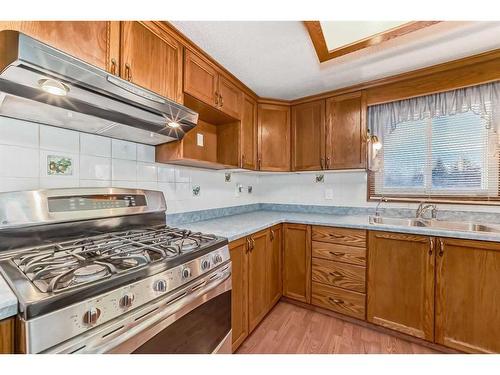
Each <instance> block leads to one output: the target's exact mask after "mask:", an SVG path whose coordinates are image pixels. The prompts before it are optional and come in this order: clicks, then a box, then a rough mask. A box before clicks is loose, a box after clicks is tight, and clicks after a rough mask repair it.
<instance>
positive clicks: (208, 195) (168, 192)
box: [0, 116, 258, 213]
mask: <svg viewBox="0 0 500 375" xmlns="http://www.w3.org/2000/svg"><path fill="white" fill-rule="evenodd" d="M226 179H227V176H226V175H225V172H224V171H211V170H203V169H196V168H188V167H180V166H173V165H167V164H160V163H155V150H154V147H153V146H149V145H143V144H139V143H133V142H128V141H121V140H116V139H111V138H108V137H102V136H97V135H92V134H86V133H81V132H77V131H71V130H66V129H61V128H56V127H52V126H46V125H39V124H36V123H32V122H26V121H20V120H14V119H11V118H7V117H1V116H0V191H15V190H32V189H41V188H59V187H78V186H81V187H94V186H104V187H109V186H112V187H126V188H143V189H152V190H160V191H163V193H164V194H165V197H166V199H167V206H168V209H167V212H168V213H176V212H185V211H193V210H200V209H210V208H220V207H229V206H237V205H245V204H252V203H256V202H257V198H256V194H255V188H256V185H257V183H258V176H257V175H255V174H247V173H232V174H231V176H230V181H228V182H227V181H226ZM248 186H252V187H253V189H252V190H253V192H252V193H251V194H249V193H248V189H247V187H248ZM240 187H241V189H240ZM240 190H241V192H240Z"/></svg>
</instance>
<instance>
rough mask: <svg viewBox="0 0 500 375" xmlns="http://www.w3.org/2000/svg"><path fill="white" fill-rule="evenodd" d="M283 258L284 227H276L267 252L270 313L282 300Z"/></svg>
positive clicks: (273, 229) (271, 231)
mask: <svg viewBox="0 0 500 375" xmlns="http://www.w3.org/2000/svg"><path fill="white" fill-rule="evenodd" d="M282 258H283V226H282V225H281V224H278V225H275V226H273V227H271V229H270V236H269V245H268V251H267V261H266V266H267V282H266V285H267V288H268V290H267V292H266V293H267V301H268V309H267V310H268V311H270V310H271V309H272V308H273V306H274V305H275V304H276V303H277V302H278V301H279V300H280V298H281V295H282V290H283V279H282V276H281V263H282V261H283V260H282Z"/></svg>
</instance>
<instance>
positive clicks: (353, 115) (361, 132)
mask: <svg viewBox="0 0 500 375" xmlns="http://www.w3.org/2000/svg"><path fill="white" fill-rule="evenodd" d="M366 108H367V107H366V98H365V93H364V92H361V91H358V92H354V93H349V94H345V95H339V96H334V97H332V98H329V99H327V100H326V119H327V127H326V129H327V130H326V133H327V135H326V161H325V163H326V169H362V168H366V132H367V128H366Z"/></svg>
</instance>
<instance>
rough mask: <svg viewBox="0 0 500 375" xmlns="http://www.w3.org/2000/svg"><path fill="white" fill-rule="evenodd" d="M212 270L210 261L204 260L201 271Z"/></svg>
mask: <svg viewBox="0 0 500 375" xmlns="http://www.w3.org/2000/svg"><path fill="white" fill-rule="evenodd" d="M209 268H210V261H209V260H208V259H203V261H202V262H201V270H202V271H206V270H208V269H209Z"/></svg>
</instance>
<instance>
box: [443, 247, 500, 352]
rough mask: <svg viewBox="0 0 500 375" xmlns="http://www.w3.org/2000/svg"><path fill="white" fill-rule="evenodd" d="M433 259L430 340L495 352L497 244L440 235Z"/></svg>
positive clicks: (499, 326) (499, 332)
mask: <svg viewBox="0 0 500 375" xmlns="http://www.w3.org/2000/svg"><path fill="white" fill-rule="evenodd" d="M436 259H437V270H436V343H438V344H442V345H445V346H448V347H451V348H454V349H458V350H461V351H465V352H469V353H500V288H499V286H500V244H499V243H495V242H484V241H471V240H459V239H452V238H442V239H439V242H438V251H437V255H436Z"/></svg>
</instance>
